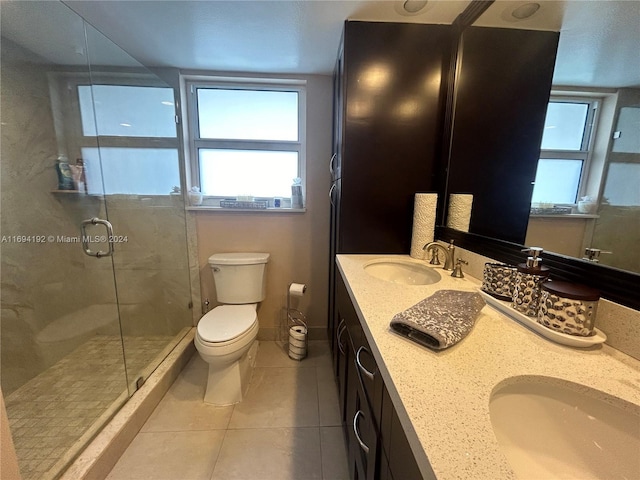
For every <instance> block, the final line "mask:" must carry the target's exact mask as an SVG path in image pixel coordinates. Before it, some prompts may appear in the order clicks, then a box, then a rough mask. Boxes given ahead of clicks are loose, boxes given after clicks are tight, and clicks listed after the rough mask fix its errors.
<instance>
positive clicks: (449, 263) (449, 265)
mask: <svg viewBox="0 0 640 480" xmlns="http://www.w3.org/2000/svg"><path fill="white" fill-rule="evenodd" d="M438 249H441V250H442V251H443V252H444V255H445V260H444V267H442V269H443V270H453V259H454V258H455V254H456V247H454V246H453V240H451V243H449V245H448V246H447V247H444V246H443V245H442V244H441V243H438V242H429V243H427V244H426V245H425V246H424V247H422V250H425V251H426V252H427V253H429V252H433V253H432V257H431V261H430V262H429V263H430V264H431V265H440V258H439V255H438Z"/></svg>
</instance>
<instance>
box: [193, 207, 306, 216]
mask: <svg viewBox="0 0 640 480" xmlns="http://www.w3.org/2000/svg"><path fill="white" fill-rule="evenodd" d="M186 209H187V210H188V211H190V212H219V213H258V214H269V213H305V212H306V211H307V209H306V208H283V207H280V208H275V207H269V208H266V209H265V208H222V207H212V206H208V205H203V206H200V207H186Z"/></svg>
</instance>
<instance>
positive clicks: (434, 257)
mask: <svg viewBox="0 0 640 480" xmlns="http://www.w3.org/2000/svg"><path fill="white" fill-rule="evenodd" d="M429 265H441V263H440V254H439V253H438V249H437V248H433V249H431V261H430V262H429Z"/></svg>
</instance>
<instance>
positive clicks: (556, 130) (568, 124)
mask: <svg viewBox="0 0 640 480" xmlns="http://www.w3.org/2000/svg"><path fill="white" fill-rule="evenodd" d="M588 113H589V103H569V102H549V106H548V107H547V116H546V118H545V122H544V134H543V135H542V146H541V148H542V149H543V150H581V149H582V142H583V138H584V132H585V128H586V126H587V124H586V123H587V115H588Z"/></svg>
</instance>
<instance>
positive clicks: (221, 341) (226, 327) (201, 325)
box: [197, 304, 258, 346]
mask: <svg viewBox="0 0 640 480" xmlns="http://www.w3.org/2000/svg"><path fill="white" fill-rule="evenodd" d="M257 318H258V315H257V313H256V309H255V304H252V305H221V306H219V307H216V308H214V309H213V310H211V311H210V312H208V313H206V314H205V315H204V317H202V318H201V319H200V321H199V322H198V327H197V333H198V336H199V337H200V341H202V342H203V343H204V344H207V345H211V346H223V345H227V344H230V343H234V342H237V341H240V340H242V338H243V337H245V336H246V335H247V334H249V333H251V330H252V328H251V327H252V326H253V325H254V324H255V323H256V321H257Z"/></svg>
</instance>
